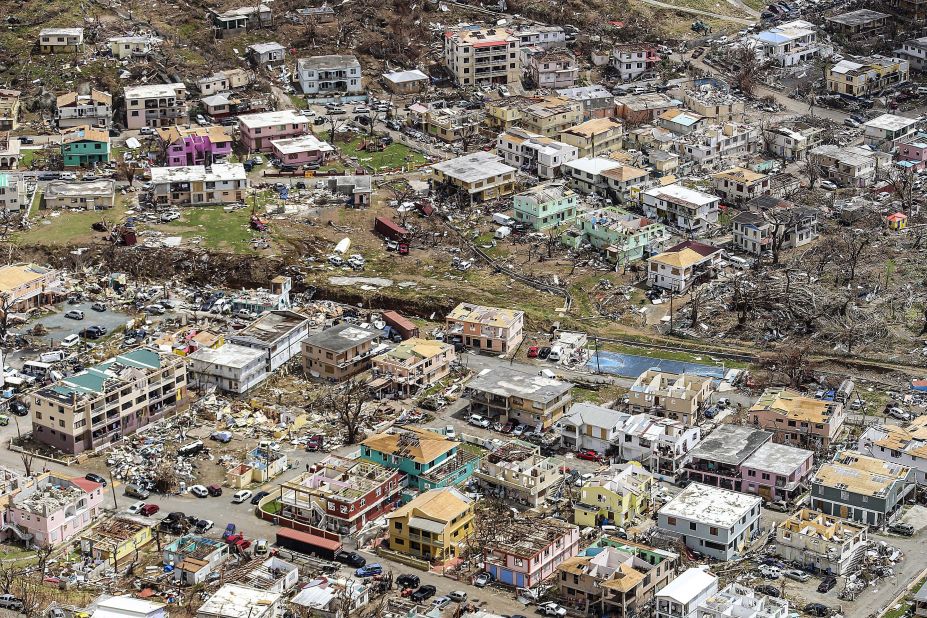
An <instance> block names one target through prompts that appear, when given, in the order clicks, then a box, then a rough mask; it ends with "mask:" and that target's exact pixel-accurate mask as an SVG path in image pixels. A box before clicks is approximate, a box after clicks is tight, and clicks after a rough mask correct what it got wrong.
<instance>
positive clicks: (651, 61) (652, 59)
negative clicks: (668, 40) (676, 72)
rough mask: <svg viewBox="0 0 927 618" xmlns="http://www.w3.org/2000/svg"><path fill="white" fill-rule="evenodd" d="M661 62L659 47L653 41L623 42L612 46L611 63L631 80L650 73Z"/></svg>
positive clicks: (621, 74) (622, 78)
mask: <svg viewBox="0 0 927 618" xmlns="http://www.w3.org/2000/svg"><path fill="white" fill-rule="evenodd" d="M659 62H660V56H659V54H657V48H656V46H654V45H653V44H651V43H623V44H621V45H616V46H615V47H613V48H612V54H611V58H610V60H609V65H611V67H612V68H613V69H615V71H617V72H618V75H619V76H620V77H621V81H623V82H630V81H634V80H635V79H638V78H640V77H642V76H644V75H645V74H646V73H650V72H652V71H653V70H654V67H656V65H657V64H658V63H659Z"/></svg>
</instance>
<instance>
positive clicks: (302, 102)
mask: <svg viewBox="0 0 927 618" xmlns="http://www.w3.org/2000/svg"><path fill="white" fill-rule="evenodd" d="M290 103H292V104H293V107H295V108H296V109H306V108H307V107H309V104H308V103H306V97H301V96H299V95H298V94H291V95H290Z"/></svg>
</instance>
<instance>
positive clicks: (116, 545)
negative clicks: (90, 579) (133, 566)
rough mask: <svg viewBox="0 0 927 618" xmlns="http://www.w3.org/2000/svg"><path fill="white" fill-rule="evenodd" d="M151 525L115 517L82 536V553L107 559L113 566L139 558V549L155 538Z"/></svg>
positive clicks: (97, 558)
mask: <svg viewBox="0 0 927 618" xmlns="http://www.w3.org/2000/svg"><path fill="white" fill-rule="evenodd" d="M153 538H154V537H153V535H152V531H151V526H149V525H147V524H144V523H142V522H141V521H139V520H136V519H132V518H129V517H114V518H113V519H108V520H106V521H104V522H103V523H102V524H100V525H99V526H97V527H96V528H93V529H92V530H90V531H89V532H87V533H86V534H84V535H83V536H82V537H81V540H80V549H81V553H83V554H89V555H91V556H93V558H94V559H95V560H105V561H106V562H108V563H109V564H111V565H112V566H113V567H119V566H122V565H123V564H124V563H125V562H131V561H133V560H135V559H136V558H137V555H136V554H137V551H138V550H140V549H141V548H143V547H144V546H145V545H148V543H150V542H151V540H152V539H153Z"/></svg>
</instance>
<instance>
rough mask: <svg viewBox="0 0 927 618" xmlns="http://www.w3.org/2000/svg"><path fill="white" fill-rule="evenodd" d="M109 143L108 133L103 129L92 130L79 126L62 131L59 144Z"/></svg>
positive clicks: (85, 126) (86, 126) (88, 127)
mask: <svg viewBox="0 0 927 618" xmlns="http://www.w3.org/2000/svg"><path fill="white" fill-rule="evenodd" d="M83 141H91V142H107V143H108V142H109V133H107V132H106V131H104V130H103V129H94V128H92V127H90V126H88V125H81V126H79V127H74V128H72V129H65V130H64V131H62V135H61V142H62V143H63V144H71V143H73V142H83Z"/></svg>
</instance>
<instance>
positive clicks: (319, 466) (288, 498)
mask: <svg viewBox="0 0 927 618" xmlns="http://www.w3.org/2000/svg"><path fill="white" fill-rule="evenodd" d="M403 476H404V475H403V473H402V472H400V471H399V470H395V469H393V468H386V467H384V466H381V465H379V464H376V463H372V462H370V461H366V460H363V459H349V458H346V457H340V456H338V455H329V456H328V457H326V458H325V459H323V460H322V461H320V462H319V463H316V464H312V465H311V466H309V470H308V471H306V473H305V474H301V475H300V476H298V477H296V478H294V479H292V480H289V481H286V482H285V483H283V484H282V485H280V490H279V491H280V494H279V497H278V498H277V501H278V503H279V504H280V510H279V511H278V512H277V516H278V517H280V518H281V519H282V520H285V521H286V522H287V523H284V524H282V525H283V526H284V527H287V528H295V529H299V528H300V526H301V525H302V526H305V525H310V526H313V527H314V528H320V529H322V530H328V531H329V532H336V533H338V534H342V535H350V534H356V533H358V532H360V530H361V528H363V527H364V526H365V525H366V524H368V523H369V522H372V521H374V520H376V519H378V518H380V517H382V516H383V515H385V514H386V513H389V512H390V511H392V510H393V507H394V505H395V504H397V503H398V501H399V499H400V495H401V492H402V488H403V487H404V485H405V483H404V481H403ZM275 493H276V492H275Z"/></svg>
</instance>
